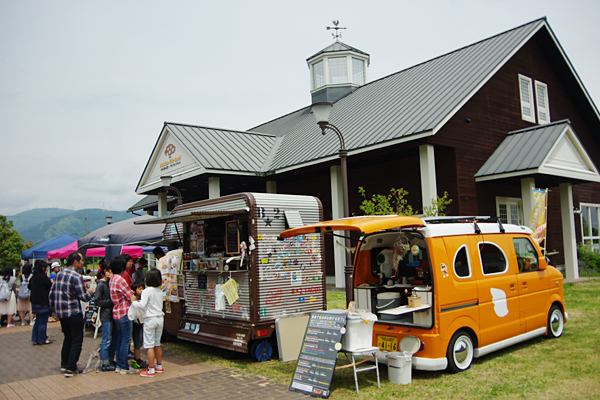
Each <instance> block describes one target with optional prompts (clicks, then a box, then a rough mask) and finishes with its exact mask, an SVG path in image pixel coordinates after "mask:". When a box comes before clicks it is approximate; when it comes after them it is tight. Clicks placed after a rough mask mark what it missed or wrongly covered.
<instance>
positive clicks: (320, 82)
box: [313, 60, 325, 89]
mask: <svg viewBox="0 0 600 400" xmlns="http://www.w3.org/2000/svg"><path fill="white" fill-rule="evenodd" d="M313 85H314V86H315V87H314V88H315V89H318V88H320V87H321V86H324V85H325V71H324V70H323V60H321V61H319V62H318V63H315V64H314V65H313Z"/></svg>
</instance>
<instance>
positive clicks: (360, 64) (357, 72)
mask: <svg viewBox="0 0 600 400" xmlns="http://www.w3.org/2000/svg"><path fill="white" fill-rule="evenodd" d="M352 83H356V84H358V85H364V83H365V62H364V61H363V60H359V59H358V58H354V57H352Z"/></svg>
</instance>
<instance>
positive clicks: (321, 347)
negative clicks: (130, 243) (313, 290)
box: [290, 312, 346, 399]
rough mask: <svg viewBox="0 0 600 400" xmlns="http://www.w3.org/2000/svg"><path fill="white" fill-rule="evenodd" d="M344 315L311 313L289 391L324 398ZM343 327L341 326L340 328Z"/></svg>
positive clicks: (338, 349)
mask: <svg viewBox="0 0 600 400" xmlns="http://www.w3.org/2000/svg"><path fill="white" fill-rule="evenodd" d="M345 326H346V314H334V313H327V312H312V313H310V318H309V320H308V326H307V327H306V333H305V334H304V341H303V342H302V348H301V350H300V355H299V356H298V362H297V363H296V369H295V370H294V376H293V378H292V383H291V384H290V390H291V391H293V392H300V393H305V394H309V395H311V396H314V397H321V398H324V399H326V398H328V397H329V388H330V386H331V380H332V379H333V371H334V370H335V364H336V362H337V357H338V351H340V350H341V348H342V344H341V342H342V332H343V330H344V331H345ZM343 328H344V329H343Z"/></svg>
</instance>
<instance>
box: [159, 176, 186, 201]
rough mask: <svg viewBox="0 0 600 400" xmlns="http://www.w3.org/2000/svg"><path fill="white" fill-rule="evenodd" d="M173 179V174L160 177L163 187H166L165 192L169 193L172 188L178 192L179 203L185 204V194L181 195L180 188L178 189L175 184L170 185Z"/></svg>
mask: <svg viewBox="0 0 600 400" xmlns="http://www.w3.org/2000/svg"><path fill="white" fill-rule="evenodd" d="M171 179H173V177H172V176H161V177H160V180H161V182H162V184H163V187H164V188H165V192H167V193H168V192H169V190H172V191H174V192H175V193H177V205H178V206H180V205H182V204H183V196H181V192H180V191H179V189H177V188H176V187H175V186H170V185H171Z"/></svg>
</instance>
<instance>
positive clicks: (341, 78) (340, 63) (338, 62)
mask: <svg viewBox="0 0 600 400" xmlns="http://www.w3.org/2000/svg"><path fill="white" fill-rule="evenodd" d="M327 61H328V64H329V82H330V83H347V82H348V64H347V62H346V57H332V58H329V59H328V60H327Z"/></svg>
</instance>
